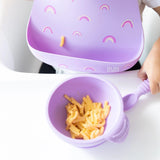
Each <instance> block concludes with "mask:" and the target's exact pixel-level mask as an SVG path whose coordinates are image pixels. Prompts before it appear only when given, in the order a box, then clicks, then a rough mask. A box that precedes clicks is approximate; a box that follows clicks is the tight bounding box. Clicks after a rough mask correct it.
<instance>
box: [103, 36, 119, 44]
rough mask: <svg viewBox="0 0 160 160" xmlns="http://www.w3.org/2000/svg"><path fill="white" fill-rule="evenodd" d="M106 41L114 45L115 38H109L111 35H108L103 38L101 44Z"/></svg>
mask: <svg viewBox="0 0 160 160" xmlns="http://www.w3.org/2000/svg"><path fill="white" fill-rule="evenodd" d="M107 41H111V42H112V43H116V38H115V37H113V36H111V35H109V36H106V37H104V39H103V43H104V42H107Z"/></svg>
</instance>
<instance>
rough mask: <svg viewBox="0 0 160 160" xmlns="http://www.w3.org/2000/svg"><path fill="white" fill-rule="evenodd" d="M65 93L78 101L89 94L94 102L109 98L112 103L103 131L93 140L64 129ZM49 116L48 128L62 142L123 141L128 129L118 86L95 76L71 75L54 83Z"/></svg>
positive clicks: (90, 144) (86, 144)
mask: <svg viewBox="0 0 160 160" xmlns="http://www.w3.org/2000/svg"><path fill="white" fill-rule="evenodd" d="M64 94H67V95H68V96H71V97H74V98H75V99H76V100H77V101H79V102H80V101H81V100H82V97H83V96H86V95H89V96H90V97H91V99H93V101H94V102H101V103H104V101H106V100H107V101H108V102H109V105H110V106H111V111H110V114H109V116H108V118H107V120H106V127H105V131H104V133H103V135H101V136H99V137H97V138H95V139H92V140H81V139H72V138H71V137H70V133H69V132H68V131H66V129H65V128H66V126H65V120H66V117H67V115H66V110H65V105H66V104H67V103H68V101H67V100H66V99H65V98H64ZM48 117H49V122H50V124H51V128H52V129H53V131H54V132H55V134H56V135H57V136H59V137H60V138H61V139H62V140H64V141H65V142H68V143H70V144H72V145H74V146H77V147H83V148H88V147H95V146H97V145H100V144H102V143H104V142H106V141H112V142H122V141H123V140H124V139H125V138H126V136H127V134H128V130H129V121H128V119H127V117H126V115H125V113H124V108H123V101H122V97H121V94H120V93H119V91H118V89H117V88H116V87H115V86H114V85H113V84H111V83H110V82H109V81H106V80H105V81H104V80H103V79H100V78H96V77H94V76H91V75H90V76H74V77H72V78H70V79H68V80H65V81H64V82H62V83H61V84H59V85H58V86H57V88H56V89H55V90H54V91H53V93H52V94H51V96H50V99H49V102H48Z"/></svg>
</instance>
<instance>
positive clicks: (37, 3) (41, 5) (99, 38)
mask: <svg viewBox="0 0 160 160" xmlns="http://www.w3.org/2000/svg"><path fill="white" fill-rule="evenodd" d="M27 40H28V45H29V47H30V49H31V51H32V53H33V54H34V55H35V56H36V57H37V58H38V59H40V60H41V61H43V62H45V63H48V64H50V65H53V66H56V67H60V68H65V69H70V70H75V71H81V72H88V73H113V72H121V71H124V70H127V69H129V68H130V67H132V66H133V65H134V64H135V63H136V62H137V61H138V59H139V57H140V55H141V53H142V50H143V29H142V24H141V18H140V13H139V6H138V1H137V0H120V1H119V0H115V1H108V0H99V1H93V0H54V1H50V0H45V1H42V0H34V4H33V8H32V12H31V17H30V20H29V24H28V30H27Z"/></svg>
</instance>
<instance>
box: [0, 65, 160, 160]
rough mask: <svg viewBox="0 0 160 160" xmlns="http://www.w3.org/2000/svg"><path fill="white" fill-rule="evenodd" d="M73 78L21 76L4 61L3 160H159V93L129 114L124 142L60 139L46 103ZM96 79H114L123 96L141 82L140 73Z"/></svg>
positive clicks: (0, 92)
mask: <svg viewBox="0 0 160 160" xmlns="http://www.w3.org/2000/svg"><path fill="white" fill-rule="evenodd" d="M70 76H71V75H65V74H59V75H53V74H52V75H51V74H46V75H44V74H33V73H19V72H15V71H11V70H9V69H7V68H5V67H4V66H3V65H2V64H1V63H0V159H2V160H22V159H23V160H29V159H31V160H32V159H38V160H44V159H46V160H53V159H58V160H61V159H70V160H72V159H76V160H82V159H87V160H106V159H109V160H128V159H130V160H151V159H152V160H159V159H160V136H159V135H160V94H156V95H151V94H150V93H149V94H146V95H144V96H142V97H140V99H139V101H138V103H137V104H136V105H135V107H134V108H132V109H131V110H129V111H127V112H126V115H127V116H128V119H129V121H130V130H129V134H128V136H127V138H126V140H125V141H124V142H123V143H116V144H115V143H111V142H105V143H104V144H102V145H100V146H98V147H95V148H90V149H83V148H76V147H74V146H72V145H70V144H68V143H66V142H63V141H62V140H61V139H59V138H57V136H56V135H55V134H54V133H53V131H52V129H51V128H50V125H49V123H48V120H47V114H46V108H47V101H48V98H49V95H50V94H51V92H52V91H53V90H54V88H55V87H56V86H57V85H58V84H59V83H60V82H61V81H62V80H65V79H66V78H69V77H70ZM96 76H97V77H101V78H103V79H105V80H109V81H111V82H112V83H113V84H114V85H115V86H116V87H117V88H118V89H119V90H120V92H121V95H122V96H124V95H126V94H128V93H131V92H134V91H135V90H136V88H137V87H138V85H139V84H140V83H141V80H140V79H139V78H138V77H137V71H129V72H124V73H118V74H108V75H96Z"/></svg>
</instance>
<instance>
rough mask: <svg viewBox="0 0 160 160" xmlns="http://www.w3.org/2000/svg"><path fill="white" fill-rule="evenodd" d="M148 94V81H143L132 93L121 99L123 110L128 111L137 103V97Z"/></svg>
mask: <svg viewBox="0 0 160 160" xmlns="http://www.w3.org/2000/svg"><path fill="white" fill-rule="evenodd" d="M148 92H150V86H149V81H148V79H147V80H144V81H143V82H142V83H141V84H140V85H139V86H138V88H137V90H136V91H135V92H134V93H131V94H128V95H126V96H125V97H123V103H124V110H125V111H126V110H129V109H131V108H132V107H134V105H135V104H136V103H137V101H138V99H139V97H140V96H141V95H144V94H146V93H148Z"/></svg>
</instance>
